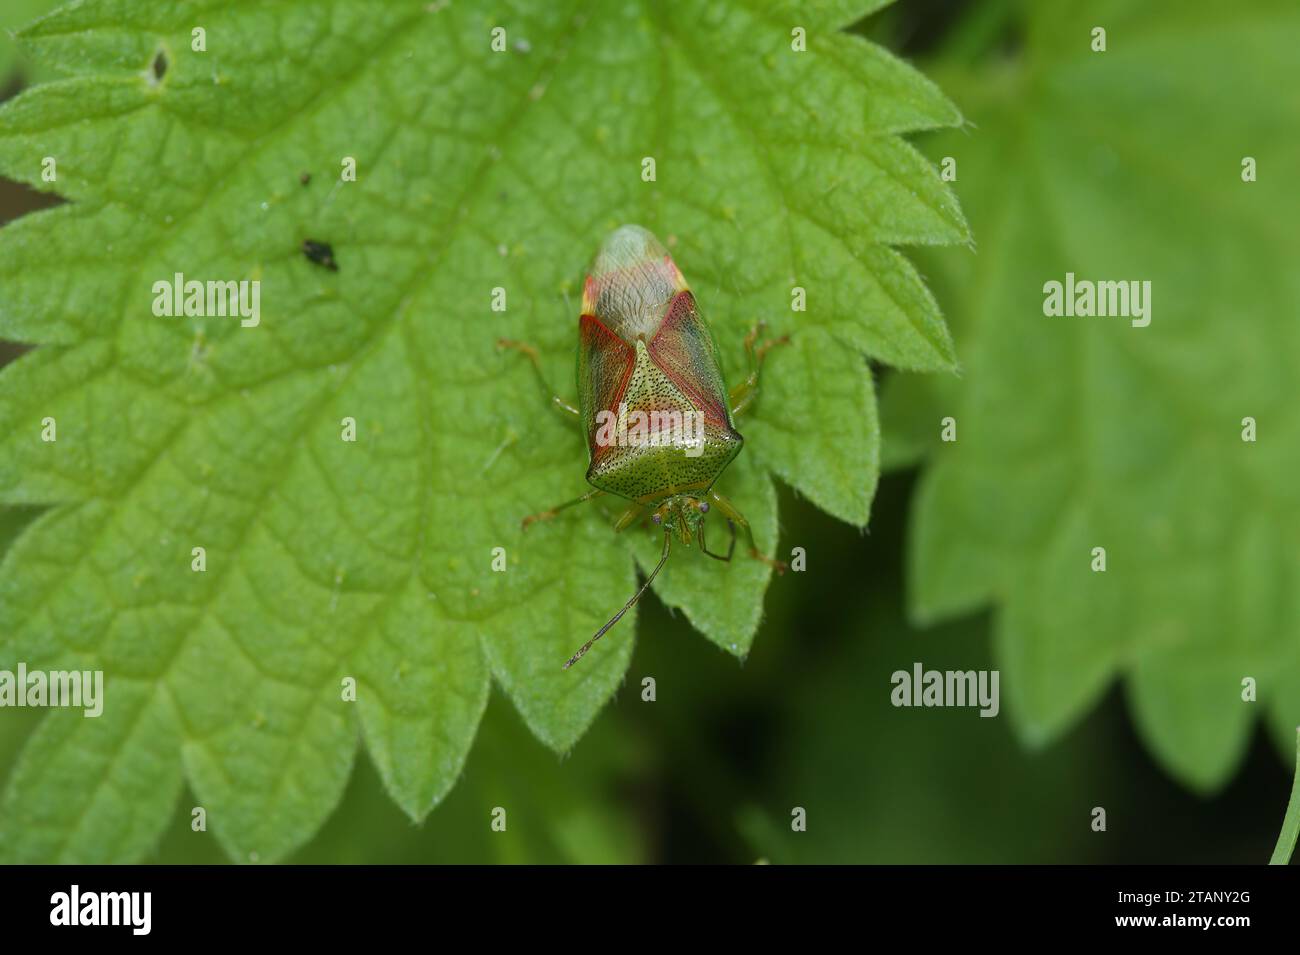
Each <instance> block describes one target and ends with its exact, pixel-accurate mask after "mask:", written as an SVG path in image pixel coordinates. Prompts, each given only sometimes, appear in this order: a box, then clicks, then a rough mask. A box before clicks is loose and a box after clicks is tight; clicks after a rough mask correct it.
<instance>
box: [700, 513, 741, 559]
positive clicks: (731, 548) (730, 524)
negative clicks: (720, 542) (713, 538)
mask: <svg viewBox="0 0 1300 955" xmlns="http://www.w3.org/2000/svg"><path fill="white" fill-rule="evenodd" d="M727 530H729V531H731V543H730V544H728V545H727V556H726V557H723V556H722V555H721V554H715V553H714V552H713V551H711V550H709V545H708V544H706V543H704V522H703V521H701V522H700V531H699V538H700V550H702V551H704V553H706V554H708V555H709V556H710V557H712V558H713V559H714V560H720V561H722V562H723V563H725V564H729V563H731V555H732V554H734V553H735V552H736V522H735V521H727Z"/></svg>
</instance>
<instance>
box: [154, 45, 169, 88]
mask: <svg viewBox="0 0 1300 955" xmlns="http://www.w3.org/2000/svg"><path fill="white" fill-rule="evenodd" d="M152 69H153V79H154V82H155V83H157V82H160V81H161V80H162V78H163V77H164V76H166V75H167V54H166V53H164V52H163V51H162V50H159V51H158V52H157V53H155V54H154V55H153V63H152Z"/></svg>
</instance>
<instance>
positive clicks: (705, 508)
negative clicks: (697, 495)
mask: <svg viewBox="0 0 1300 955" xmlns="http://www.w3.org/2000/svg"><path fill="white" fill-rule="evenodd" d="M700 513H701V514H707V513H709V502H708V501H700Z"/></svg>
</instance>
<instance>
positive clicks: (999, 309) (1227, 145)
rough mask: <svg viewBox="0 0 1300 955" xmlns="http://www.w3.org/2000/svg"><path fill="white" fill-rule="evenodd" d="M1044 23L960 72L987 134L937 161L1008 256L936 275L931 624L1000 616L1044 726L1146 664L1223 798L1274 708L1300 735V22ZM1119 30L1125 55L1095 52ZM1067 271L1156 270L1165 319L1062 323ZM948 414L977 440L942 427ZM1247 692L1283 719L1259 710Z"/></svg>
mask: <svg viewBox="0 0 1300 955" xmlns="http://www.w3.org/2000/svg"><path fill="white" fill-rule="evenodd" d="M1020 10H1021V11H1022V12H1023V18H1022V22H1021V23H1020V28H1021V29H1020V30H1019V31H1018V32H1019V33H1021V34H1023V36H1024V37H1025V42H1024V47H1023V49H1022V50H1021V52H1020V53H1019V54H1018V55H1017V56H1016V57H1014V58H1012V59H1010V60H1007V59H1005V58H1004V57H1003V56H1002V54H1001V53H1000V52H999V53H996V54H991V55H990V57H989V58H988V59H986V60H984V61H983V63H982V67H981V68H980V69H969V68H964V69H962V70H961V71H959V72H954V74H953V75H951V76H949V77H945V78H944V79H945V80H946V82H947V85H949V86H951V87H952V88H954V89H960V90H961V96H960V98H961V100H962V102H963V104H964V106H965V108H966V112H967V114H968V115H969V116H970V117H971V119H972V124H973V127H974V128H973V129H972V130H971V131H970V132H969V133H964V134H962V135H961V136H944V137H940V138H937V139H936V140H935V141H934V142H932V143H929V144H928V151H929V153H930V155H931V156H933V157H942V156H952V157H954V158H955V159H956V161H957V168H958V170H959V173H958V183H957V185H958V191H959V192H961V193H962V197H963V200H964V202H965V205H966V206H967V208H968V210H969V211H970V214H971V222H972V225H973V228H974V231H975V232H976V234H977V235H978V236H979V242H980V246H979V252H978V255H972V256H958V257H953V258H960V259H964V261H962V262H959V263H954V262H951V261H945V262H939V261H938V260H937V259H936V260H935V267H936V268H937V269H939V270H941V271H942V273H944V275H945V276H946V277H945V278H944V279H943V280H942V281H941V282H939V283H937V287H938V288H939V290H940V298H941V300H942V301H944V303H945V305H947V306H948V307H949V310H950V311H951V312H952V313H953V314H954V315H955V316H956V319H957V320H956V327H957V332H958V342H959V346H960V347H959V349H958V351H959V354H960V355H961V358H962V362H963V366H964V375H963V378H962V379H961V380H960V382H957V381H949V382H945V383H942V384H940V385H938V386H937V387H931V383H930V382H927V381H925V380H923V379H916V380H909V381H906V382H905V383H904V387H906V388H909V389H912V390H913V391H914V392H918V391H919V392H926V393H928V397H927V398H924V399H922V404H923V406H924V407H926V408H929V409H930V411H928V412H927V413H926V414H924V415H913V416H911V417H910V418H909V417H907V416H905V415H899V414H892V413H890V412H891V410H892V409H896V408H898V407H900V406H902V405H909V406H910V405H911V404H912V402H911V401H910V400H909V398H908V396H906V395H898V396H895V395H889V396H887V398H886V400H885V411H886V421H887V424H888V427H887V429H886V430H887V437H886V447H887V448H888V447H889V446H890V444H891V443H896V444H897V445H898V447H899V448H900V452H899V459H901V460H907V459H908V457H909V456H910V457H912V458H916V457H918V456H919V455H920V454H922V453H924V454H926V455H928V467H927V471H926V473H925V474H924V476H923V478H922V482H921V487H920V490H919V495H918V499H917V508H916V512H915V516H914V521H913V535H914V536H913V540H912V543H911V549H912V554H911V558H910V590H911V596H912V602H911V609H912V612H913V615H914V617H915V618H917V619H935V618H942V617H947V616H950V615H953V614H955V613H960V612H964V611H968V610H970V609H972V608H974V607H975V606H978V605H979V604H981V603H984V602H986V601H989V600H992V601H995V602H996V603H997V604H998V605H999V606H1000V608H1001V609H1000V612H999V613H998V615H997V646H998V648H999V656H1000V662H1001V664H1002V666H1003V667H1005V669H1006V671H1007V678H1006V681H1005V683H1004V686H1005V687H1006V690H1007V692H1008V694H1009V695H1010V697H1011V701H1012V702H1011V705H1010V706H1009V709H1010V711H1011V713H1012V714H1013V716H1014V717H1015V719H1016V720H1017V723H1018V725H1019V726H1020V728H1021V732H1022V735H1023V736H1025V737H1026V738H1029V739H1033V740H1039V741H1042V740H1046V739H1051V738H1055V737H1056V736H1058V735H1059V734H1060V733H1061V732H1062V731H1063V730H1064V729H1065V728H1066V727H1068V726H1070V725H1072V724H1073V723H1074V722H1075V721H1076V720H1077V719H1078V718H1079V717H1080V716H1081V715H1082V714H1083V712H1085V711H1086V710H1087V709H1088V708H1089V707H1090V706H1091V705H1092V704H1093V703H1094V701H1095V700H1096V699H1097V698H1098V696H1099V694H1100V693H1101V692H1102V691H1103V690H1104V689H1105V687H1106V686H1107V685H1108V684H1109V683H1110V682H1111V681H1112V680H1113V679H1115V678H1116V677H1117V676H1120V675H1125V676H1127V677H1128V686H1127V690H1128V697H1129V699H1130V701H1131V709H1132V712H1133V715H1134V718H1135V720H1136V722H1137V725H1138V727H1139V730H1140V732H1141V734H1142V736H1143V737H1144V738H1145V740H1146V741H1147V743H1148V744H1149V746H1150V747H1151V749H1152V751H1153V752H1154V753H1155V755H1156V756H1157V757H1158V758H1159V760H1160V761H1161V763H1162V764H1163V765H1164V766H1165V768H1166V769H1167V770H1168V771H1169V772H1171V773H1172V774H1173V775H1174V776H1176V777H1177V778H1179V779H1180V780H1182V781H1183V782H1185V783H1187V784H1188V785H1191V786H1193V787H1195V788H1197V789H1201V790H1212V789H1215V788H1217V787H1219V786H1221V785H1222V784H1223V783H1224V782H1225V781H1226V780H1227V779H1228V778H1229V777H1230V775H1231V774H1232V772H1233V771H1234V768H1235V767H1236V766H1237V764H1238V762H1239V760H1240V758H1241V756H1242V754H1243V752H1244V749H1245V746H1246V743H1247V741H1248V739H1249V732H1250V727H1251V724H1252V722H1253V721H1252V716H1253V714H1254V712H1255V707H1256V705H1258V706H1259V707H1260V708H1261V709H1262V710H1263V711H1264V712H1266V713H1268V714H1269V716H1270V717H1271V721H1272V722H1273V724H1274V726H1275V727H1276V729H1277V734H1278V737H1279V742H1280V743H1281V744H1282V746H1283V750H1284V752H1285V753H1286V754H1287V757H1288V759H1289V757H1290V753H1291V748H1292V744H1293V740H1292V735H1293V728H1294V726H1295V725H1296V722H1297V719H1298V718H1300V696H1297V694H1296V693H1295V692H1294V688H1295V687H1296V686H1298V685H1300V678H1298V673H1297V669H1296V667H1297V653H1296V647H1297V639H1296V638H1297V632H1298V631H1297V621H1298V620H1300V617H1298V616H1297V609H1298V608H1297V606H1296V603H1295V600H1294V598H1293V596H1291V595H1293V594H1294V593H1295V592H1296V591H1297V583H1298V582H1300V578H1298V577H1297V575H1296V568H1297V567H1300V565H1298V564H1297V562H1296V561H1295V560H1294V554H1295V553H1296V550H1297V546H1300V537H1298V536H1297V528H1300V486H1298V485H1297V484H1296V482H1295V480H1294V474H1295V471H1296V468H1297V466H1300V457H1298V456H1297V452H1296V449H1297V448H1298V447H1300V442H1298V441H1297V438H1300V417H1297V415H1296V413H1295V401H1294V391H1295V389H1294V385H1293V382H1294V380H1295V374H1294V366H1295V364H1296V358H1297V355H1300V339H1298V338H1297V336H1296V334H1295V331H1294V323H1293V322H1292V321H1291V319H1290V316H1292V315H1293V314H1294V311H1295V302H1296V301H1297V299H1298V298H1300V281H1298V279H1297V276H1298V275H1300V273H1297V271H1296V269H1295V265H1294V263H1295V259H1296V255H1297V251H1298V249H1297V240H1296V233H1295V230H1294V229H1292V228H1290V227H1289V226H1288V225H1286V224H1287V223H1291V222H1294V221H1296V220H1297V218H1298V217H1300V193H1298V192H1297V191H1296V189H1295V188H1294V183H1293V182H1292V176H1291V174H1290V170H1292V169H1294V168H1295V167H1296V164H1297V161H1298V160H1300V135H1297V130H1300V106H1297V101H1296V99H1295V97H1293V96H1286V95H1282V94H1280V92H1279V91H1280V90H1284V89H1291V88H1294V86H1295V80H1296V70H1295V57H1294V50H1293V49H1292V44H1291V42H1290V37H1293V36H1295V35H1296V31H1297V30H1298V29H1300V11H1297V8H1296V6H1295V4H1293V3H1285V2H1276V3H1275V2H1262V3H1257V4H1252V5H1251V7H1250V9H1249V10H1248V11H1247V10H1237V9H1229V8H1227V7H1225V6H1224V5H1222V4H1219V3H1213V2H1205V3H1201V2H1186V3H1183V2H1178V3H1174V2H1167V3H1152V4H1144V5H1133V4H1125V3H1103V4H1092V5H1089V7H1088V9H1086V10H1083V9H1074V8H1070V7H1068V6H1066V5H1060V4H1042V5H1038V4H1035V5H1028V4H1026V5H1023V7H1021V8H1020ZM1011 19H1013V20H1014V19H1015V18H1014V17H1012V18H1011ZM1098 26H1102V27H1104V28H1105V30H1106V41H1107V49H1106V50H1105V52H1093V51H1092V49H1091V44H1092V31H1093V29H1094V28H1095V27H1098ZM988 39H989V41H990V42H991V43H996V42H997V37H991V38H988ZM1228 51H1230V55H1225V53H1228ZM1207 64H1212V66H1207ZM1207 116H1213V117H1214V121H1213V122H1212V123H1209V124H1207V122H1206V117H1207ZM1245 157H1253V158H1254V159H1255V160H1256V161H1257V163H1258V180H1257V181H1255V182H1245V181H1243V178H1242V162H1243V159H1244V158H1245ZM1067 272H1073V273H1075V275H1076V277H1077V278H1079V279H1088V280H1149V281H1150V282H1151V285H1152V295H1151V306H1152V316H1151V324H1150V325H1149V326H1148V327H1145V328H1134V327H1132V326H1131V325H1130V322H1129V320H1128V319H1126V318H1113V317H1112V318H1096V317H1094V318H1065V317H1051V316H1047V315H1045V314H1044V308H1043V302H1044V288H1043V286H1044V283H1046V282H1048V281H1051V280H1056V281H1064V279H1065V275H1066V273H1067ZM893 384H894V382H891V383H890V385H891V388H892V386H893ZM940 414H944V415H947V414H951V415H953V416H954V417H955V418H956V420H957V426H958V439H957V441H956V442H954V443H943V442H940V441H939V440H938V439H939V426H938V421H937V420H936V419H937V416H938V415H940ZM1247 416H1249V417H1253V418H1254V419H1256V421H1257V422H1258V428H1259V438H1258V441H1257V442H1255V443H1248V442H1245V441H1243V440H1242V429H1243V423H1242V419H1243V418H1245V417H1247ZM909 449H910V450H909ZM1094 547H1105V548H1106V556H1107V569H1106V571H1105V573H1096V572H1094V571H1093V569H1092V564H1093V557H1092V548H1094ZM1248 677H1249V678H1251V679H1253V680H1255V681H1257V683H1258V693H1259V696H1258V700H1259V702H1258V704H1254V703H1250V702H1246V701H1243V681H1244V680H1245V679H1246V678H1248Z"/></svg>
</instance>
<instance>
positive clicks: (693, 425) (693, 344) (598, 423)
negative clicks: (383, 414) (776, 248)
mask: <svg viewBox="0 0 1300 955" xmlns="http://www.w3.org/2000/svg"><path fill="white" fill-rule="evenodd" d="M762 328H763V326H762V325H761V324H760V325H757V326H755V327H754V328H753V329H752V330H751V331H750V333H749V335H748V336H747V337H746V338H745V353H746V355H748V357H749V375H748V377H746V378H745V380H744V381H742V382H741V383H740V384H739V385H737V386H736V387H735V388H733V389H731V390H730V391H728V390H727V386H726V384H725V381H724V379H723V376H722V368H721V364H720V362H719V359H718V348H717V345H716V344H715V342H714V340H713V334H712V333H711V332H710V331H709V326H708V325H707V324H706V323H705V321H704V317H703V315H701V314H700V311H699V308H698V306H697V305H696V302H695V295H694V294H693V293H692V292H691V289H690V286H689V285H687V283H686V279H685V278H684V277H683V276H682V273H681V270H679V269H678V268H677V265H676V263H674V262H673V259H672V256H671V255H669V254H668V252H667V250H665V249H664V247H663V246H662V245H660V244H659V241H658V240H657V239H656V238H655V237H654V236H653V235H652V234H651V233H650V232H649V231H647V230H646V229H643V228H641V227H640V226H636V225H625V226H621V227H619V228H618V229H615V230H614V231H613V232H612V233H610V235H609V236H608V238H606V239H605V241H604V243H603V244H602V245H601V247H600V250H599V251H598V252H597V253H596V258H595V261H594V262H593V263H592V266H591V271H590V272H589V273H588V275H587V280H586V282H585V283H584V285H583V290H582V314H581V316H580V317H579V318H578V406H577V407H576V408H575V407H574V406H573V405H572V404H570V403H569V402H567V401H565V400H564V399H563V398H560V397H559V396H558V395H556V396H553V397H552V399H551V401H552V404H553V405H554V406H555V407H556V408H558V409H559V410H561V411H562V412H564V413H566V414H567V415H569V416H570V417H571V418H573V419H575V420H576V421H577V422H578V424H579V426H580V427H581V428H583V430H584V432H585V435H586V439H587V451H588V461H589V466H588V468H587V483H589V484H590V485H591V486H592V490H590V491H588V492H587V493H586V494H583V495H582V496H581V497H578V498H575V499H574V500H572V501H568V502H566V503H564V504H561V505H559V506H557V507H553V508H551V509H549V510H546V511H542V512H541V513H539V514H533V515H530V516H529V517H526V518H524V521H523V526H524V528H525V529H526V528H527V527H528V526H529V525H530V524H532V523H534V522H536V521H540V520H549V519H550V518H553V517H555V515H556V514H558V513H559V512H560V511H562V510H564V509H565V508H567V507H571V506H573V505H575V504H581V503H583V502H584V501H590V500H592V499H594V498H597V497H600V496H602V495H606V494H608V495H614V496H616V497H620V498H624V499H625V500H627V501H628V502H629V504H628V507H627V509H626V510H625V511H624V513H623V514H622V516H621V517H619V519H618V521H617V522H616V523H615V525H614V529H615V530H616V531H621V530H623V529H624V528H626V527H628V526H630V525H631V524H634V523H636V522H637V521H638V520H640V519H644V518H647V517H648V518H649V521H650V522H651V523H652V524H653V525H654V526H656V527H657V528H659V529H661V530H662V531H663V541H664V542H663V552H662V554H661V556H660V558H659V563H658V564H656V565H655V568H654V570H653V571H652V572H651V573H650V576H649V577H648V578H646V581H645V583H644V584H642V586H641V588H640V589H639V590H638V591H637V592H636V593H635V594H633V595H632V597H631V599H630V600H628V602H627V603H625V604H624V605H623V607H622V609H620V610H619V611H618V612H617V613H616V614H614V616H613V617H611V618H610V619H609V621H608V622H607V623H606V624H605V625H604V626H603V627H601V628H600V629H599V630H598V631H596V634H595V636H593V637H592V638H591V639H590V640H588V641H587V642H586V643H585V644H583V646H582V647H581V648H580V649H579V650H578V651H577V652H576V653H575V654H574V655H573V656H572V657H570V658H569V660H568V662H567V663H565V664H564V669H566V670H567V669H568V668H569V667H571V666H573V664H575V663H577V662H578V660H579V659H581V658H582V656H583V654H585V653H586V652H587V651H588V650H590V649H591V647H592V645H593V644H594V643H595V642H596V641H597V640H599V639H600V638H601V637H603V636H604V635H605V633H606V632H608V631H609V629H610V628H611V627H613V626H614V624H616V623H618V621H619V620H620V619H621V618H622V616H623V615H624V614H625V613H627V611H628V610H630V609H631V608H632V607H633V606H634V605H635V604H636V602H637V601H638V600H640V599H641V596H642V594H644V593H645V592H646V589H647V588H648V587H649V586H650V584H651V582H652V581H653V580H654V579H655V577H656V576H657V575H658V574H659V571H660V570H662V569H663V566H664V564H665V563H666V562H667V561H668V555H669V552H670V551H671V548H672V542H673V538H674V537H676V538H677V539H678V540H679V541H680V542H681V543H682V544H684V545H686V546H689V545H690V544H691V542H692V540H694V541H697V542H698V543H699V545H700V550H702V551H703V552H704V553H705V554H707V555H708V556H710V557H713V558H715V559H717V560H722V561H729V560H731V557H732V554H733V553H734V551H735V546H736V526H737V525H739V526H740V528H741V529H742V530H743V531H744V533H745V535H746V537H747V539H748V543H749V553H750V555H751V556H752V557H754V558H757V559H759V560H762V561H765V562H766V563H768V564H770V565H771V566H773V567H774V568H776V570H777V571H778V573H779V572H782V571H784V569H785V565H784V564H782V563H781V562H779V561H776V560H773V559H771V558H769V557H766V556H764V555H763V554H762V553H761V552H760V551H759V549H758V546H757V545H756V544H755V543H754V533H753V530H752V529H751V528H750V526H749V522H748V521H746V520H745V518H744V516H742V515H741V513H740V512H739V511H738V510H736V508H735V507H734V506H733V505H732V504H731V502H730V501H728V500H727V499H726V498H725V497H723V496H722V495H721V494H719V493H718V492H717V491H716V490H714V487H713V485H714V482H716V481H717V479H718V476H719V475H720V474H722V472H723V470H724V469H725V468H726V467H727V465H728V464H730V463H731V461H732V460H733V459H734V458H735V457H736V455H737V454H739V453H740V449H741V446H742V445H743V444H744V438H742V437H741V434H740V432H739V431H737V430H736V429H735V426H734V420H735V418H737V417H739V416H740V415H741V414H743V413H744V412H745V410H746V409H747V408H749V407H750V405H751V404H752V403H753V401H754V399H755V397H757V394H758V379H759V370H760V368H761V367H762V363H763V358H764V356H765V355H766V354H767V352H768V350H769V349H770V348H772V347H773V346H774V345H779V344H784V343H785V342H786V341H787V340H788V338H786V337H782V338H779V339H774V340H767V341H764V342H762V343H761V344H760V343H759V336H760V335H761V333H762ZM498 344H499V346H501V347H503V348H514V349H517V350H518V351H520V352H522V353H523V354H524V355H526V356H527V357H528V358H529V360H530V361H531V362H532V364H533V367H534V368H535V369H536V371H537V373H538V376H539V377H541V378H542V382H543V385H545V378H544V377H543V376H542V371H541V365H540V363H539V362H538V359H537V351H536V349H534V348H533V347H532V346H530V345H526V344H523V343H521V342H516V341H511V340H509V339H501V340H500V342H498ZM547 391H550V389H549V387H548V388H547ZM715 510H716V511H717V512H718V513H719V514H721V515H722V516H723V517H724V518H725V519H726V521H727V526H728V529H729V531H730V534H731V539H730V543H729V545H728V547H727V552H726V553H725V554H719V553H715V552H714V551H711V550H710V549H709V547H708V545H707V544H706V543H705V534H704V525H705V515H707V514H709V513H710V512H711V511H715Z"/></svg>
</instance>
